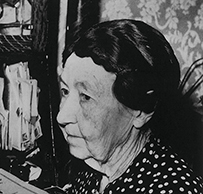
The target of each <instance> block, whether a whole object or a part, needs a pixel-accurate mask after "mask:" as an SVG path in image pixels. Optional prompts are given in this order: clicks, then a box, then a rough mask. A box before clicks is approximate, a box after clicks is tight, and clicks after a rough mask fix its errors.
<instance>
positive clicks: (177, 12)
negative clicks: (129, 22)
mask: <svg viewBox="0 0 203 194" xmlns="http://www.w3.org/2000/svg"><path fill="white" fill-rule="evenodd" d="M123 18H130V19H137V20H142V21H145V22H146V23H148V24H150V25H151V26H153V27H155V28H157V29H158V30H160V31H161V32H162V33H163V34H164V36H165V37H166V39H167V40H168V41H169V42H170V43H171V45H172V47H173V49H174V51H175V53H176V56H177V58H178V60H179V62H180V67H181V72H182V76H183V75H184V73H185V71H186V70H187V68H188V67H189V66H190V65H191V64H192V62H194V61H195V60H197V59H199V58H201V57H203V1H202V0H102V3H101V20H102V21H105V20H113V19H123ZM201 75H203V67H201V68H198V69H197V70H196V71H195V73H194V74H193V75H192V77H191V79H190V81H189V84H187V85H186V86H187V87H188V86H190V85H191V83H193V82H194V81H195V80H197V79H198V78H199V77H200V76H201ZM194 95H195V97H196V100H197V102H198V101H199V99H200V97H201V96H203V84H201V86H200V87H199V88H198V89H197V91H196V92H195V94H194Z"/></svg>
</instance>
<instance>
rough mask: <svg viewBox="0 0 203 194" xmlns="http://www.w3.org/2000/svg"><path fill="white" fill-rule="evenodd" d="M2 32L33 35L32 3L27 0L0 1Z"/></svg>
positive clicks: (5, 33) (0, 27)
mask: <svg viewBox="0 0 203 194" xmlns="http://www.w3.org/2000/svg"><path fill="white" fill-rule="evenodd" d="M0 5H1V12H0V14H1V15H0V16H1V17H0V33H1V34H4V35H31V30H32V24H31V15H32V5H31V2H30V1H27V0H3V1H0Z"/></svg>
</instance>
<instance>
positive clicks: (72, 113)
mask: <svg viewBox="0 0 203 194" xmlns="http://www.w3.org/2000/svg"><path fill="white" fill-rule="evenodd" d="M76 109H77V105H76V103H75V102H74V100H71V99H67V100H66V101H65V102H64V103H63V104H62V105H61V107H60V110H59V113H58V115H57V121H58V123H59V124H60V125H67V124H71V123H72V124H73V123H76V112H77V111H76Z"/></svg>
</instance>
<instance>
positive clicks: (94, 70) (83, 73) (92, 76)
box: [61, 53, 116, 81]
mask: <svg viewBox="0 0 203 194" xmlns="http://www.w3.org/2000/svg"><path fill="white" fill-rule="evenodd" d="M68 77H72V78H74V79H77V80H78V81H81V80H84V79H85V80H97V81H99V80H101V81H105V80H112V81H114V80H115V77H116V75H115V74H113V73H109V72H107V71H106V70H105V69H104V68H103V67H102V66H99V65H97V64H95V63H94V61H93V60H92V59H91V58H90V57H84V58H80V57H78V56H76V55H75V53H73V54H71V56H70V57H69V58H68V59H67V61H66V63H65V67H64V68H63V71H62V74H61V78H62V79H63V80H64V81H65V80H66V79H67V78H68Z"/></svg>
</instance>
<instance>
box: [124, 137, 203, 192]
mask: <svg viewBox="0 0 203 194" xmlns="http://www.w3.org/2000/svg"><path fill="white" fill-rule="evenodd" d="M126 172H128V173H129V172H130V173H131V174H132V175H133V177H134V181H135V182H137V183H134V184H138V185H140V186H145V187H146V188H149V189H151V191H153V189H156V192H158V191H159V192H160V191H162V190H163V193H164V191H167V192H169V191H171V192H172V191H173V192H174V191H176V192H178V191H179V192H184V191H185V190H187V192H188V193H200V191H201V192H202V193H203V184H202V179H201V177H198V176H196V175H195V173H194V172H193V171H192V169H191V168H190V166H189V165H188V164H187V163H186V162H185V161H184V160H183V159H182V158H180V157H179V156H178V155H177V154H176V153H175V152H174V151H173V149H172V148H171V147H170V146H166V145H164V144H163V143H162V142H161V141H160V139H158V138H156V137H154V136H151V137H150V139H149V141H148V142H147V144H146V145H145V147H144V148H143V149H142V151H141V153H140V154H139V155H138V157H137V158H135V160H134V161H133V164H132V165H131V166H130V167H129V169H128V170H127V171H126ZM142 184H143V185H142ZM140 188H141V187H140ZM189 191H190V192H189ZM196 191H197V192H196Z"/></svg>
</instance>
